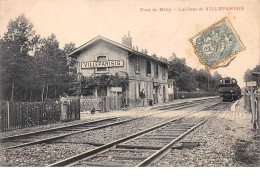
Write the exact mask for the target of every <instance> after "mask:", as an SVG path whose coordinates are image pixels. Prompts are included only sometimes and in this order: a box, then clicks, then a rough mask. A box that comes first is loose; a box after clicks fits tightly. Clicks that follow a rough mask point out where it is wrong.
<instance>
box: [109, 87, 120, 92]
mask: <svg viewBox="0 0 260 176" xmlns="http://www.w3.org/2000/svg"><path fill="white" fill-rule="evenodd" d="M110 91H111V92H122V87H111V89H110Z"/></svg>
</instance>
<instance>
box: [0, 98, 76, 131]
mask: <svg viewBox="0 0 260 176" xmlns="http://www.w3.org/2000/svg"><path fill="white" fill-rule="evenodd" d="M79 107H80V102H79V100H69V104H68V108H67V112H66V115H67V117H66V121H71V120H78V119H80V108H79ZM0 110H1V112H0V130H1V131H7V130H15V129H22V128H26V127H31V126H38V125H43V124H49V123H56V122H58V121H60V117H61V104H60V102H57V101H45V102H9V101H2V100H1V101H0Z"/></svg>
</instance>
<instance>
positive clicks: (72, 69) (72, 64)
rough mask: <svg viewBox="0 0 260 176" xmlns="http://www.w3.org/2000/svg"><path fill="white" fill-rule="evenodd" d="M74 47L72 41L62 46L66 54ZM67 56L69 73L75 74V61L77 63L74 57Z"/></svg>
mask: <svg viewBox="0 0 260 176" xmlns="http://www.w3.org/2000/svg"><path fill="white" fill-rule="evenodd" d="M75 49H76V47H75V43H72V42H70V43H67V44H65V46H64V48H63V50H64V52H65V54H66V55H68V54H69V53H71V52H72V51H73V50H75ZM67 58H68V65H69V69H70V73H73V74H76V73H77V63H78V61H77V59H76V58H74V57H67Z"/></svg>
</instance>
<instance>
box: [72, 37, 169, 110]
mask: <svg viewBox="0 0 260 176" xmlns="http://www.w3.org/2000/svg"><path fill="white" fill-rule="evenodd" d="M68 56H69V57H74V58H76V59H77V61H78V66H77V72H78V73H81V74H82V75H83V76H87V77H88V76H96V75H100V74H112V75H115V74H116V73H121V75H122V74H123V73H127V75H128V78H129V86H128V88H127V90H125V91H124V92H120V90H115V88H111V87H109V86H107V88H106V89H105V90H104V89H103V90H96V93H95V97H101V96H114V95H115V93H116V94H117V95H118V96H124V97H125V98H126V99H127V100H128V103H129V105H130V106H142V105H143V103H144V105H145V106H146V105H148V104H149V102H150V103H151V101H150V100H152V102H153V104H157V103H162V102H168V100H169V96H168V83H167V81H168V69H167V62H166V61H165V60H161V59H158V58H156V57H152V56H149V55H148V54H147V50H146V49H145V50H141V51H138V48H137V47H136V48H134V47H133V46H132V37H131V36H130V32H128V36H126V35H125V36H124V37H122V44H121V43H117V42H115V41H112V40H110V39H107V38H105V37H102V36H97V37H95V38H94V39H92V40H90V41H88V42H87V43H85V44H83V45H82V46H80V47H78V48H76V49H75V50H74V51H72V52H71V53H69V55H68ZM115 91H116V92H115ZM142 93H144V94H145V97H144V98H143V99H141V94H142Z"/></svg>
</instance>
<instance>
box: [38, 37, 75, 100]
mask: <svg viewBox="0 0 260 176" xmlns="http://www.w3.org/2000/svg"><path fill="white" fill-rule="evenodd" d="M35 57H36V59H37V61H38V62H37V63H38V66H39V68H38V75H40V80H41V82H42V85H41V89H42V91H41V99H42V101H43V99H44V94H45V98H57V94H61V93H62V92H64V91H66V88H68V86H67V84H68V82H69V81H70V80H71V75H69V63H68V60H67V57H66V54H65V51H64V50H61V49H60V48H59V42H58V41H57V39H56V36H55V35H54V34H52V35H51V36H49V37H47V38H44V39H43V40H42V45H41V47H40V48H39V50H37V51H36V52H35ZM57 87H59V89H57ZM50 88H51V89H52V90H53V91H52V94H51V95H49V89H50Z"/></svg>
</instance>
